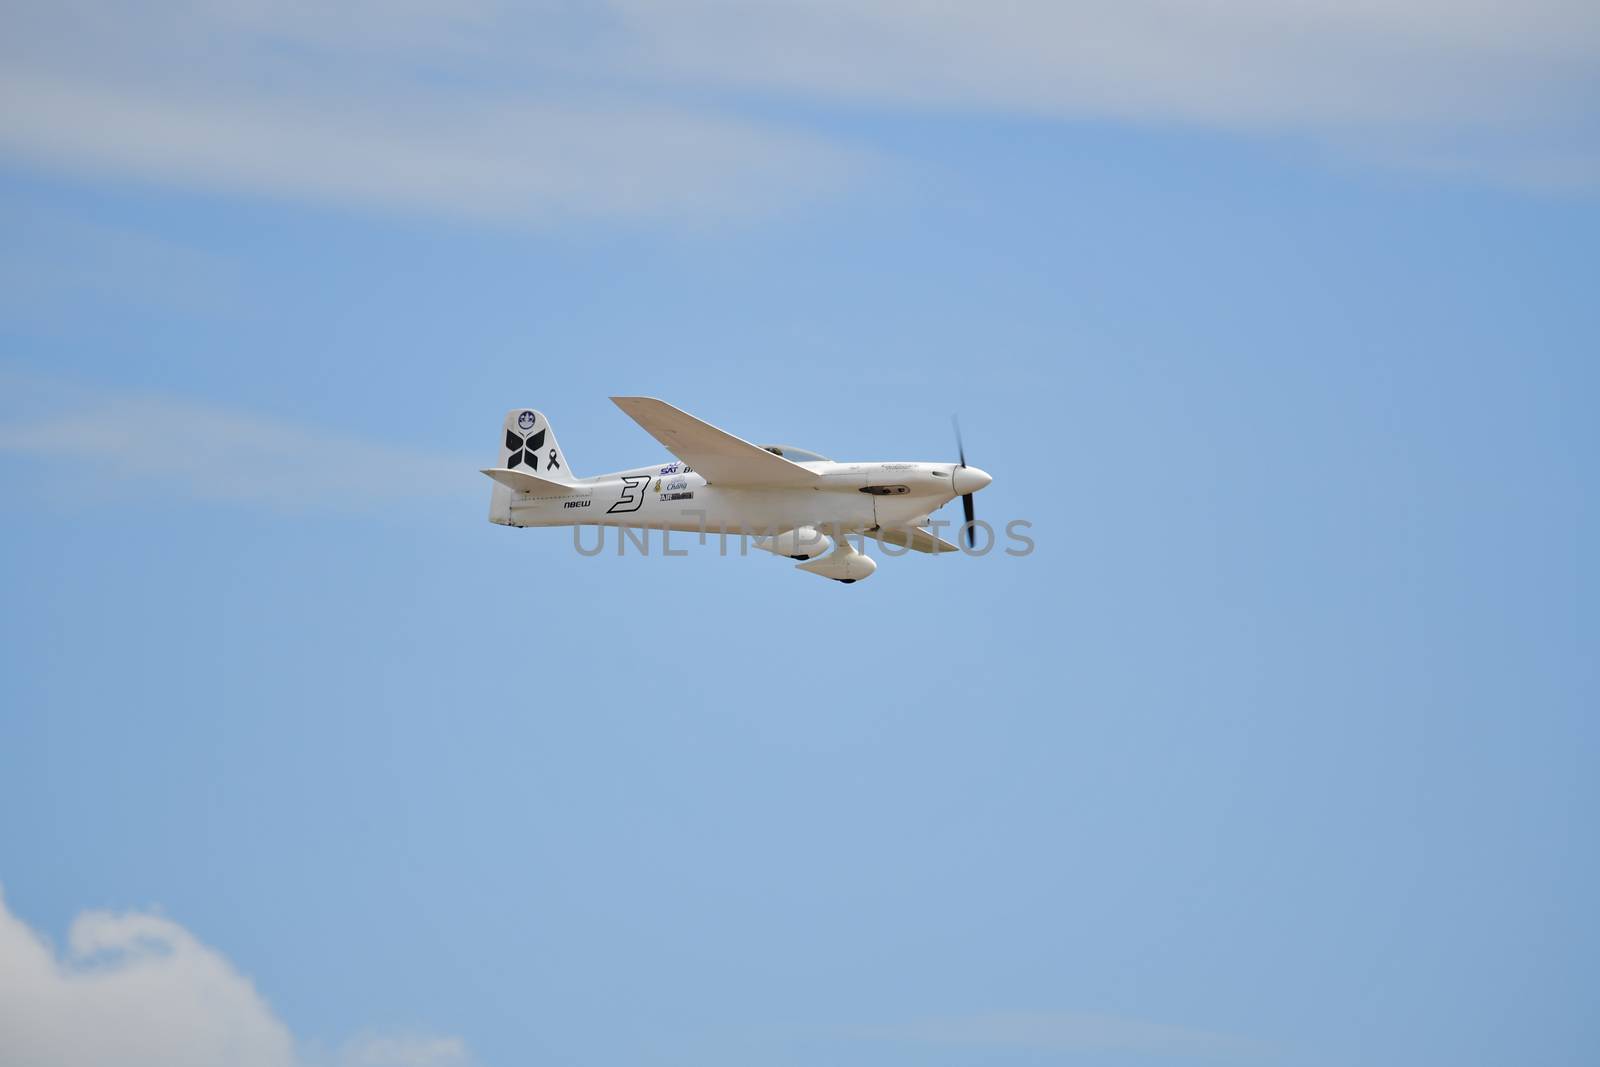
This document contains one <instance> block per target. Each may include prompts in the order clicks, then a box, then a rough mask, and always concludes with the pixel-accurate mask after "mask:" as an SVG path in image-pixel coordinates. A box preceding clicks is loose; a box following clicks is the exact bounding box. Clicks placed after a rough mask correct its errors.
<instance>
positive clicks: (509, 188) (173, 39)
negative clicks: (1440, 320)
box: [0, 0, 1600, 224]
mask: <svg viewBox="0 0 1600 1067" xmlns="http://www.w3.org/2000/svg"><path fill="white" fill-rule="evenodd" d="M6 29H7V32H6V33H5V34H3V35H0V152H4V153H9V154H10V155H12V156H14V157H20V158H25V159H30V160H34V161H40V162H43V163H46V164H48V165H53V166H61V167H70V168H74V169H78V170H83V171H89V172H96V173H99V172H106V173H114V174H119V175H134V176H138V177H142V178H145V179H149V180H156V181H162V182H170V183H177V184H181V185H187V186H199V187H206V188H221V189H227V190H234V191H246V192H252V193H264V194H269V195H274V196H288V197H302V198H314V199H318V200H326V201H333V202H337V203H343V204H359V205H371V206H375V207H379V208H384V209H390V210H407V211H422V212H429V213H442V214H446V215H452V216H458V217H471V218H476V219H490V220H496V221H511V222H516V223H534V224H540V223H545V222H549V221H553V220H559V219H569V218H574V217H577V218H596V217H604V218H628V219H658V220H659V219H677V218H689V219H697V220H706V219H721V218H725V217H727V216H729V215H734V216H738V215H743V214H748V213H752V212H760V211H765V210H770V209H772V208H774V207H781V206H785V205H789V204H792V203H794V202H796V201H798V200H804V199H807V198H810V197H815V196H819V195H827V194H829V193H831V192H833V191H835V190H837V189H839V188H841V187H842V186H844V185H847V184H848V183H849V182H851V181H853V180H856V179H858V178H859V176H860V175H862V174H863V173H867V172H870V171H871V169H872V156H871V154H870V153H868V152H866V151H864V150H863V149H862V148H861V146H860V145H859V144H847V143H845V142H844V141H843V140H842V139H840V138H839V137H838V136H824V135H822V134H820V133H818V132H816V129H815V123H814V122H813V123H812V124H811V126H809V127H808V125H807V122H806V121H802V120H798V119H795V120H785V121H778V120H777V119H775V118H773V117H772V116H773V115H774V114H777V113H779V112H778V111H777V110H776V109H774V108H772V107H771V106H770V105H771V104H772V103H773V102H774V101H799V102H802V103H805V104H811V103H814V102H817V101H822V102H825V103H827V104H828V105H830V106H832V107H840V108H850V107H869V108H873V109H876V110H880V111H881V110H884V109H889V110H896V111H903V110H907V109H915V110H919V111H922V112H925V113H934V114H962V113H974V112H986V113H1007V114H1024V115H1034V116H1045V117H1050V118H1057V119H1065V120H1077V119H1085V120H1113V121H1123V122H1136V123H1145V124H1184V125H1188V126H1193V127H1199V128H1208V129H1221V130H1226V131H1230V132H1242V133H1246V134H1251V135H1256V134H1262V135H1269V136H1282V137H1290V138H1295V139H1304V140H1308V141H1311V142H1313V143H1316V144H1319V145H1323V146H1326V147H1328V148H1331V149H1333V150H1336V151H1339V152H1340V153H1341V154H1348V155H1349V156H1350V157H1351V158H1354V159H1357V160H1376V161H1387V162H1389V163H1391V164H1399V165H1417V166H1420V167H1421V168H1422V169H1425V170H1433V171H1437V170H1449V171H1462V170H1466V171H1474V172H1481V173H1487V174H1491V175H1494V176H1497V177H1499V178H1501V179H1503V180H1506V181H1512V182H1520V183H1525V184H1533V185H1537V186H1541V187H1551V186H1562V187H1565V186H1572V185H1578V186H1583V185H1592V183H1593V176H1594V175H1595V174H1596V173H1597V170H1600V168H1597V166H1596V160H1597V159H1600V147H1597V145H1596V143H1595V138H1594V136H1593V135H1594V131H1595V130H1596V128H1597V127H1600V75H1597V73H1596V72H1597V71H1600V5H1595V4H1593V3H1591V2H1589V0H1526V2H1524V3H1519V4H1506V3H1503V2H1500V0H1228V2H1226V3H1222V4H1200V3H1196V2H1193V0H1067V2H1061V0H1003V2H998V3H990V4H953V3H936V2H929V0H737V2H733V0H679V2H675V3H671V4H661V3H655V2H646V0H610V2H606V3H598V4H594V5H587V6H585V5H573V4H569V3H564V2H557V0H548V2H535V3H515V4H514V3H510V2H508V0H460V2H445V0H402V2H399V3H394V2H380V0H356V2H353V3H348V4H337V5H328V4H318V3H311V2H310V0H277V2H269V0H199V2H195V0H151V2H150V3H148V4H141V5H137V6H130V5H115V4H100V3H93V2H90V0H49V2H48V3H47V2H44V0H22V2H18V3H13V4H9V5H8V8H7V14H6ZM812 114H815V112H814V111H812ZM762 116H764V117H762ZM1444 144H1448V145H1449V150H1448V151H1447V152H1446V151H1442V150H1441V149H1440V147H1439V146H1440V145H1444ZM1508 150H1509V158H1508Z"/></svg>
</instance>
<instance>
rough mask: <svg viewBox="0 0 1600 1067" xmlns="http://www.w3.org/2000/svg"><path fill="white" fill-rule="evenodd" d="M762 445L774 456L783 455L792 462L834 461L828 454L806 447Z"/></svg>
mask: <svg viewBox="0 0 1600 1067" xmlns="http://www.w3.org/2000/svg"><path fill="white" fill-rule="evenodd" d="M761 447H762V448H764V449H766V450H767V451H768V452H771V453H772V454H773V455H774V456H782V457H783V458H784V459H786V460H788V461H789V462H790V463H829V462H832V461H831V460H829V459H828V457H827V456H819V455H817V454H816V453H815V452H807V451H806V450H805V449H803V448H796V447H794V446H793V445H762V446H761Z"/></svg>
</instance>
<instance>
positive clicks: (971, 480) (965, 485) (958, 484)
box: [950, 415, 993, 548]
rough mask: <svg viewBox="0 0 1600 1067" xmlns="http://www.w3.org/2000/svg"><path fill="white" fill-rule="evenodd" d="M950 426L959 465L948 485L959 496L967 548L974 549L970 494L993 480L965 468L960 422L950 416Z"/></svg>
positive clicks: (975, 536)
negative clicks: (964, 518)
mask: <svg viewBox="0 0 1600 1067" xmlns="http://www.w3.org/2000/svg"><path fill="white" fill-rule="evenodd" d="M950 424H951V425H952V426H954V427H955V428H956V454H957V455H959V456H960V457H961V465H960V466H958V467H957V468H956V469H955V472H954V473H953V474H952V476H951V479H950V484H951V485H953V486H954V487H955V491H956V492H958V493H960V494H961V512H962V514H963V515H965V516H966V523H965V525H964V526H963V527H962V528H963V529H964V530H966V531H967V547H968V548H976V547H977V540H978V531H977V528H976V527H974V526H973V525H972V524H973V523H974V522H975V521H977V516H976V514H975V512H974V511H973V507H972V494H973V493H976V492H977V491H978V490H979V489H982V488H983V487H984V486H986V485H988V484H989V483H990V482H991V481H993V479H992V478H990V477H989V475H988V474H987V473H986V472H984V471H981V470H979V469H978V468H977V467H969V466H967V446H966V445H964V444H963V443H962V441H961V422H960V420H959V419H957V418H956V417H955V416H954V415H952V416H950Z"/></svg>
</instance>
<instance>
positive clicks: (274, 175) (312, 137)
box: [0, 70, 857, 223]
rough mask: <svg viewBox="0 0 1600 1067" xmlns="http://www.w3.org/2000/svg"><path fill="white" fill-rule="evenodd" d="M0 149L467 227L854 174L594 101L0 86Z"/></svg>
mask: <svg viewBox="0 0 1600 1067" xmlns="http://www.w3.org/2000/svg"><path fill="white" fill-rule="evenodd" d="M0 100H4V101H5V107H4V108H3V109H0V147H4V148H5V149H9V150H10V151H11V152H12V153H14V154H17V155H21V156H25V157H29V158H33V159H36V160H40V161H44V162H46V163H51V164H55V165H60V166H64V167H67V168H70V169H75V170H84V171H94V170H110V171H114V172H119V173H123V174H129V175H133V176H136V177H139V178H144V179H153V180H160V181H167V182H171V183H173V184H178V185H186V186H196V187H220V188H226V189H233V190H243V191H246V192H257V193H266V194H272V195H281V196H289V197H301V198H311V199H320V200H327V201H333V202H339V203H345V204H351V205H358V206H377V207H382V208H391V209H420V210H422V211H425V212H430V213H436V214H445V215H454V216H459V217H464V218H472V219H479V220H510V221H516V222H528V223H540V222H547V221H551V220H554V219H559V218H565V217H574V216H577V217H583V216H609V217H636V218H637V217H652V216H673V217H684V216H687V217H690V218H694V219H701V220H707V219H717V218H724V217H728V216H740V215H746V214H751V213H755V212H759V211H761V210H762V209H763V208H764V207H765V206H766V205H767V204H768V203H769V202H770V201H771V200H772V198H773V197H774V196H777V197H779V198H780V199H793V198H797V197H803V196H808V195H815V194H817V193H819V192H822V191H825V190H827V189H830V188H832V187H834V186H836V185H837V184H838V183H840V182H841V181H843V180H844V179H845V177H846V176H847V175H848V174H849V173H850V171H851V170H852V168H854V167H855V166H856V165H857V164H856V162H855V161H853V160H852V158H851V155H850V153H848V152H846V151H844V150H842V149H839V148H836V147H834V146H831V145H828V144H826V143H824V142H822V141H821V140H819V139H816V138H807V137H803V136H800V135H797V134H792V133H784V132H780V131H777V130H773V129H767V128H763V127H760V126H756V125H754V124H751V123H748V122H741V121H738V120H735V119H730V118H723V117H718V116H715V115H709V114H700V113H695V112H691V111H686V110H684V109H681V108H672V107H663V106H655V105H650V104H647V103H641V102H637V101H628V102H621V101H617V100H615V99H611V98H606V97H595V96H593V95H590V96H589V97H587V98H585V99H581V100H575V99H571V98H564V99H560V100H554V101H551V100H516V99H514V98H513V99H511V100H509V101H502V100H498V99H489V98H486V97H484V96H483V95H481V94H472V93H465V92H461V91H459V90H436V91H433V92H417V91H415V90H411V89H407V90H404V91H396V92H394V93H391V94H389V95H387V96H385V97H383V98H382V99H368V98H366V97H364V96H362V95H359V94H357V95H351V96H346V97H341V96H339V95H334V96H331V97H330V96H322V95H318V94H315V93H305V92H300V91H286V92H271V93H259V92H250V91H242V90H232V89H229V88H228V87H224V86H212V87H202V86H192V87H177V88H163V87H159V86H151V85H147V84H144V83H142V82H139V81H130V82H126V83H117V82H115V81H110V80H102V79H98V78H64V77H60V76H58V75H54V74H49V73H42V74H41V73H32V72H24V71H17V70H12V71H10V72H6V73H3V74H0Z"/></svg>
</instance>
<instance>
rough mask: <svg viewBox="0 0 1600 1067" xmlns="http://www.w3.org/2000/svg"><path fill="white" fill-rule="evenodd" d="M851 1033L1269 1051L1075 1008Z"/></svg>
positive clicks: (1191, 1052) (1237, 1054)
mask: <svg viewBox="0 0 1600 1067" xmlns="http://www.w3.org/2000/svg"><path fill="white" fill-rule="evenodd" d="M852 1033H853V1034H855V1035H856V1036H859V1037H863V1038H871V1039H877V1040H883V1041H907V1042H917V1043H926V1044H937V1045H972V1046H980V1047H981V1046H989V1047H995V1048H1000V1047H1010V1048H1028V1049H1039V1050H1044V1051H1054V1052H1131V1053H1145V1054H1162V1055H1170V1056H1183V1057H1186V1058H1191V1059H1203V1060H1229V1061H1238V1060H1256V1059H1259V1058H1260V1057H1261V1056H1263V1055H1264V1054H1266V1053H1267V1052H1269V1051H1270V1048H1269V1046H1267V1045H1265V1044H1264V1043H1262V1042H1258V1041H1253V1040H1250V1039H1248V1038H1243V1037H1237V1036H1234V1035H1230V1034H1221V1033H1215V1032H1213V1031H1209V1030H1200V1029H1194V1028H1191V1027H1185V1026H1173V1025H1169V1024H1166V1023H1158V1022H1151V1021H1148V1020H1144V1019H1127V1018H1119V1017H1116V1016H1109V1015H1091V1014H1082V1013H1074V1012H997V1013H992V1014H987V1015H967V1016H954V1017H946V1018H935V1019H922V1020H919V1021H915V1022H910V1023H904V1024H901V1025H897V1026H879V1027H867V1028H862V1029H858V1030H855V1031H852Z"/></svg>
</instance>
